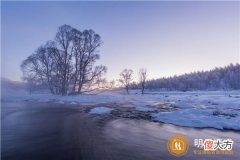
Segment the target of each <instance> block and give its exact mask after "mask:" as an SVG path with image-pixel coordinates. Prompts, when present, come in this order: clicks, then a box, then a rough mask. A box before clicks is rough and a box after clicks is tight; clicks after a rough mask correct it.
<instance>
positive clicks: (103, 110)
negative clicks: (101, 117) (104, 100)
mask: <svg viewBox="0 0 240 160" xmlns="http://www.w3.org/2000/svg"><path fill="white" fill-rule="evenodd" d="M111 111H112V109H111V108H108V107H96V108H93V109H91V110H90V112H89V113H91V114H106V113H110V112H111Z"/></svg>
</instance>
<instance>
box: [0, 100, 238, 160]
mask: <svg viewBox="0 0 240 160" xmlns="http://www.w3.org/2000/svg"><path fill="white" fill-rule="evenodd" d="M81 108H82V107H81V106H76V105H64V104H54V103H51V104H49V103H33V102H24V103H16V102H15V103H7V102H3V103H2V107H1V112H2V114H1V159H2V160H48V159H49V160H142V159H146V160H159V159H229V160H230V159H239V158H240V156H239V153H240V147H239V146H240V138H239V137H240V133H239V132H234V131H220V130H215V129H194V128H186V127H178V126H174V125H170V124H163V123H158V122H151V121H148V120H141V119H131V118H121V117H118V118H109V117H108V115H105V116H104V115H103V116H95V115H89V114H88V113H85V112H83V110H82V109H81ZM175 134H182V135H185V136H186V137H187V138H188V141H189V144H190V147H189V150H188V153H187V154H186V155H185V156H183V157H174V156H172V155H171V154H169V152H168V150H167V147H166V144H167V140H168V138H169V137H170V136H173V135H175ZM194 138H231V139H233V140H234V154H233V155H214V156H213V155H194V154H193V149H194V148H193V142H194Z"/></svg>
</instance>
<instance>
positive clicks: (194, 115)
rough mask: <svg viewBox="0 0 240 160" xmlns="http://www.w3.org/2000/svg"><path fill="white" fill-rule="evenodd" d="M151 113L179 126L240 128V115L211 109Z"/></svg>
mask: <svg viewBox="0 0 240 160" xmlns="http://www.w3.org/2000/svg"><path fill="white" fill-rule="evenodd" d="M151 115H152V119H153V120H157V121H160V122H164V123H171V124H175V125H179V126H186V127H199V128H206V127H211V128H217V129H235V130H240V125H239V124H240V118H239V116H236V117H230V116H221V115H217V116H216V115H213V110H210V109H207V110H204V109H196V108H192V109H185V110H181V111H175V112H160V113H152V114H151Z"/></svg>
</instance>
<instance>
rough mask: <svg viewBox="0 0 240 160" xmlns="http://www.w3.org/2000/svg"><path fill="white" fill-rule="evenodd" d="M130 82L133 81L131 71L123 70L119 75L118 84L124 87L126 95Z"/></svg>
mask: <svg viewBox="0 0 240 160" xmlns="http://www.w3.org/2000/svg"><path fill="white" fill-rule="evenodd" d="M132 80H133V70H131V69H124V70H123V71H122V72H121V73H120V79H119V82H120V83H121V84H122V85H123V86H124V87H125V89H126V91H127V94H129V86H130V83H131V81H132Z"/></svg>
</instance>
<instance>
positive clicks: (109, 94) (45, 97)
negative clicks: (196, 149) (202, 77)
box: [1, 88, 240, 130]
mask: <svg viewBox="0 0 240 160" xmlns="http://www.w3.org/2000/svg"><path fill="white" fill-rule="evenodd" d="M229 95H231V96H229ZM1 101H2V102H21V101H33V102H43V103H59V104H60V103H62V104H66V105H67V104H71V105H73V104H74V105H75V106H76V107H81V105H84V104H89V105H96V104H104V103H105V104H106V103H119V104H121V105H120V106H121V107H133V108H135V109H136V110H138V111H140V112H154V113H152V114H151V116H152V119H153V120H156V121H160V122H164V123H171V124H175V125H179V126H186V127H201V128H202V127H212V128H217V129H234V130H240V125H239V124H240V91H239V90H237V91H228V92H225V91H195V92H180V91H170V92H166V91H164V92H163V91H146V94H145V95H141V94H140V92H137V91H136V90H134V91H132V90H131V91H130V95H127V94H125V92H124V90H116V91H114V90H112V91H106V92H102V93H100V94H84V95H72V96H59V95H51V94H46V93H45V94H43V93H41V94H40V93H39V94H31V95H30V94H29V93H28V92H26V91H24V90H10V89H6V88H5V89H2V96H1ZM118 106H119V105H118ZM113 107H114V106H113ZM171 107H172V108H173V110H171V109H172V108H171ZM161 108H164V109H165V110H164V111H163V110H161ZM168 108H170V110H167V109H168ZM166 111H168V112H166ZM94 112H96V113H102V112H110V110H109V108H107V109H106V107H104V108H96V110H91V111H90V113H94Z"/></svg>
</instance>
